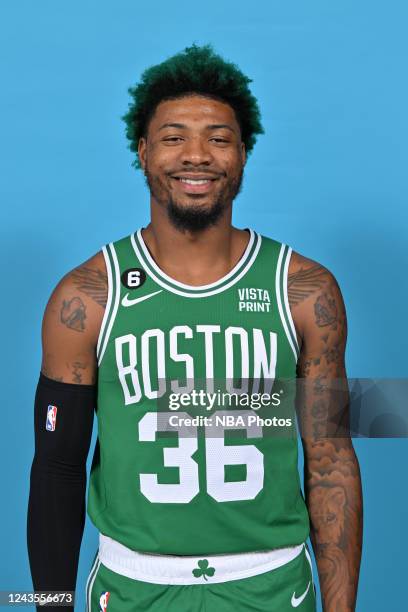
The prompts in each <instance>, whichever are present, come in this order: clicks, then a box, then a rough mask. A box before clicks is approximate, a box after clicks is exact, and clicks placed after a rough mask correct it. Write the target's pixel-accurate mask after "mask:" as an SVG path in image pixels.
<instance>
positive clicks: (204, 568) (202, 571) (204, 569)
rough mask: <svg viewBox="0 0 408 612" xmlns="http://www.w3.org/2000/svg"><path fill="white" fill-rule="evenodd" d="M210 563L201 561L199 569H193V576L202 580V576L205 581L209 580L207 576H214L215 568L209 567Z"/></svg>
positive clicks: (204, 560) (205, 560)
mask: <svg viewBox="0 0 408 612" xmlns="http://www.w3.org/2000/svg"><path fill="white" fill-rule="evenodd" d="M208 565H209V563H208V560H207V559H200V561H199V562H198V567H196V568H195V569H193V576H194V577H195V578H200V576H202V577H203V578H204V580H207V578H206V576H214V574H215V567H208Z"/></svg>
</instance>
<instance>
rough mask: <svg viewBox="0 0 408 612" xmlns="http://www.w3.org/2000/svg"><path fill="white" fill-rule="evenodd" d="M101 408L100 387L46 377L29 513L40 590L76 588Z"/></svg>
mask: <svg viewBox="0 0 408 612" xmlns="http://www.w3.org/2000/svg"><path fill="white" fill-rule="evenodd" d="M95 405H96V385H75V384H70V383H63V382H58V381H55V380H51V379H50V378H47V377H46V376H44V375H43V374H42V373H41V374H40V379H39V382H38V386H37V392H36V396H35V407H34V431H35V455H34V460H33V463H32V467H31V477H30V496H29V502H28V513H27V547H28V556H29V561H30V569H31V576H32V579H33V586H34V590H36V591H51V590H54V591H55V590H61V591H74V590H75V584H76V578H77V571H78V560H79V550H80V546H81V540H82V534H83V529H84V524H85V491H86V458H87V455H88V451H89V446H90V442H91V436H92V425H93V417H94V408H95ZM55 408H56V410H55ZM40 609H41V608H40V607H37V610H40ZM47 609H52V608H49V607H48V606H47ZM55 610H60V608H55ZM64 610H73V608H64Z"/></svg>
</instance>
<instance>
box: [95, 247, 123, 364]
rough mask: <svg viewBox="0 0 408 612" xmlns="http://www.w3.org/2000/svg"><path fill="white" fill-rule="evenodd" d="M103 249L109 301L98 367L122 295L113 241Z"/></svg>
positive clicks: (98, 348)
mask: <svg viewBox="0 0 408 612" xmlns="http://www.w3.org/2000/svg"><path fill="white" fill-rule="evenodd" d="M102 251H103V255H104V257H105V263H106V269H107V271H108V301H107V304H106V310H105V314H104V317H103V320H102V325H101V330H100V333H99V338H98V345H97V352H96V355H97V358H98V367H100V365H101V362H102V358H103V355H104V353H105V350H106V346H107V344H108V340H109V336H110V333H111V331H112V326H113V322H114V320H115V317H116V313H117V310H118V306H119V297H120V278H119V263H118V258H117V255H116V251H115V247H114V246H113V243H112V242H111V243H109V244H108V245H106V246H104V247H103V249H102Z"/></svg>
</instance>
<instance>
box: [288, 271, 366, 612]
mask: <svg viewBox="0 0 408 612" xmlns="http://www.w3.org/2000/svg"><path fill="white" fill-rule="evenodd" d="M304 272H305V271H304V270H301V274H300V281H299V279H298V278H296V277H297V274H294V275H293V278H295V281H294V283H293V285H292V287H293V286H297V285H298V284H299V282H300V285H301V288H304V290H302V291H300V290H299V289H297V290H296V291H295V293H294V300H295V303H298V302H299V301H300V300H301V301H303V300H304V299H306V298H307V297H309V296H311V295H312V294H315V295H313V297H312V299H311V300H310V301H309V305H308V306H306V305H305V304H303V305H302V308H303V307H305V308H306V310H305V309H304V310H305V312H307V313H308V314H307V315H305V316H307V324H306V325H305V338H306V341H305V343H304V346H303V347H302V350H301V353H300V357H299V362H298V366H297V375H298V377H299V379H300V380H299V381H298V383H299V386H298V392H297V397H296V408H297V411H298V416H299V426H300V429H301V432H302V439H303V446H304V450H305V494H306V503H307V506H308V510H309V515H310V523H311V534H310V535H311V540H312V544H313V549H314V551H315V555H316V561H317V567H318V571H319V578H320V585H321V593H322V599H323V609H324V610H325V611H326V612H354V610H355V599H356V593H357V582H358V575H359V568H360V559H361V546H362V494H361V480H360V471H359V465H358V461H357V458H356V456H355V453H354V449H353V446H352V443H351V439H350V437H349V430H348V427H347V424H348V417H349V394H348V385H347V378H346V372H345V366H344V352H345V344H346V337H347V320H346V313H345V310H344V305H343V302H342V298H341V294H340V290H339V289H338V285H337V283H336V282H335V279H334V278H333V277H331V276H330V274H329V273H328V271H327V270H326V269H325V268H322V267H319V266H314V267H313V268H310V269H309V270H306V272H310V273H311V279H308V278H307V275H305V276H303V274H304ZM303 281H304V282H303ZM296 300H297V301H296ZM299 390H300V392H299ZM339 432H340V433H339Z"/></svg>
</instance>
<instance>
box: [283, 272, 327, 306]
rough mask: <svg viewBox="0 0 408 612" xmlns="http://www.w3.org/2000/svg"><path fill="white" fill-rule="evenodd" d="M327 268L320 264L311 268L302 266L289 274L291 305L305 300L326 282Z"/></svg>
mask: <svg viewBox="0 0 408 612" xmlns="http://www.w3.org/2000/svg"><path fill="white" fill-rule="evenodd" d="M326 274H327V269H326V268H323V266H320V265H318V264H316V265H314V266H312V267H311V268H307V269H304V268H302V267H301V268H300V270H297V271H296V272H294V273H292V274H289V275H288V297H289V302H290V305H291V306H296V304H299V302H303V300H305V299H306V298H308V297H309V295H311V294H312V293H314V292H315V291H317V290H318V289H320V288H321V287H323V286H324V285H325V283H326Z"/></svg>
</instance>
